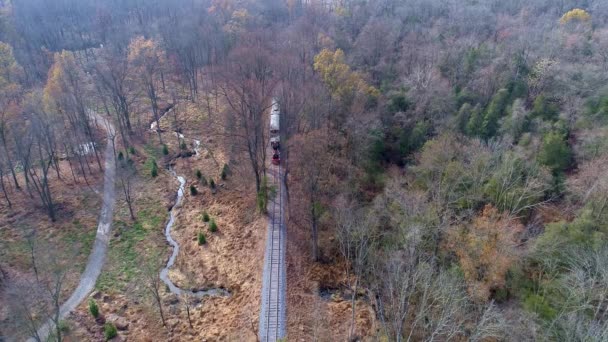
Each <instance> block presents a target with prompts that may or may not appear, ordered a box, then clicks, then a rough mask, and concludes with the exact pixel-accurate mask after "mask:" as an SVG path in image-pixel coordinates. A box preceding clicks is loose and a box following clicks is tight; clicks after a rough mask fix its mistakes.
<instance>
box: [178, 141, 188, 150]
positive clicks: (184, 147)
mask: <svg viewBox="0 0 608 342" xmlns="http://www.w3.org/2000/svg"><path fill="white" fill-rule="evenodd" d="M179 148H180V149H182V150H185V149H187V148H188V145H186V142H185V141H183V140H182V142H181V143H180V144H179Z"/></svg>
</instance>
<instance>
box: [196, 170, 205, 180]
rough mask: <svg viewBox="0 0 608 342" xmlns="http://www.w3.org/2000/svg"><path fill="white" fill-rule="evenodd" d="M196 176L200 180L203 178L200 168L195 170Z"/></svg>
mask: <svg viewBox="0 0 608 342" xmlns="http://www.w3.org/2000/svg"><path fill="white" fill-rule="evenodd" d="M196 178H197V179H198V180H199V181H200V180H201V179H202V178H203V173H202V172H201V170H196Z"/></svg>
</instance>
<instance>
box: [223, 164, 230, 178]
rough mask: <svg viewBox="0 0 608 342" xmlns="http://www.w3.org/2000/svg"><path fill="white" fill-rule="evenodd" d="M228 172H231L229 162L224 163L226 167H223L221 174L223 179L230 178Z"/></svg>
mask: <svg viewBox="0 0 608 342" xmlns="http://www.w3.org/2000/svg"><path fill="white" fill-rule="evenodd" d="M228 172H229V169H228V164H224V167H222V175H221V177H222V180H226V178H228Z"/></svg>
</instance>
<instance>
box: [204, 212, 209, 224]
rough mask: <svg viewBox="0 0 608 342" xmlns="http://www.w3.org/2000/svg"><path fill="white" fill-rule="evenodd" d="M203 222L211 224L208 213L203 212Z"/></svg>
mask: <svg viewBox="0 0 608 342" xmlns="http://www.w3.org/2000/svg"><path fill="white" fill-rule="evenodd" d="M203 222H209V214H208V213H207V212H206V211H205V212H203Z"/></svg>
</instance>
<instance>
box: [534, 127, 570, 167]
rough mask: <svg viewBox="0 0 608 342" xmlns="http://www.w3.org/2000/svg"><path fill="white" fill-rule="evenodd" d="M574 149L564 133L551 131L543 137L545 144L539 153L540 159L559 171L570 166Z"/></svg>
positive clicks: (542, 162)
mask: <svg viewBox="0 0 608 342" xmlns="http://www.w3.org/2000/svg"><path fill="white" fill-rule="evenodd" d="M571 160H572V151H571V150H570V146H568V143H567V142H566V139H565V137H564V135H563V134H560V133H558V132H550V133H547V134H546V135H545V137H544V138H543V145H542V147H541V149H540V152H539V153H538V161H539V162H540V163H541V164H543V165H545V166H547V167H549V168H550V169H551V170H552V171H553V172H559V171H563V170H564V169H566V168H567V167H568V166H570V162H571Z"/></svg>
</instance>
